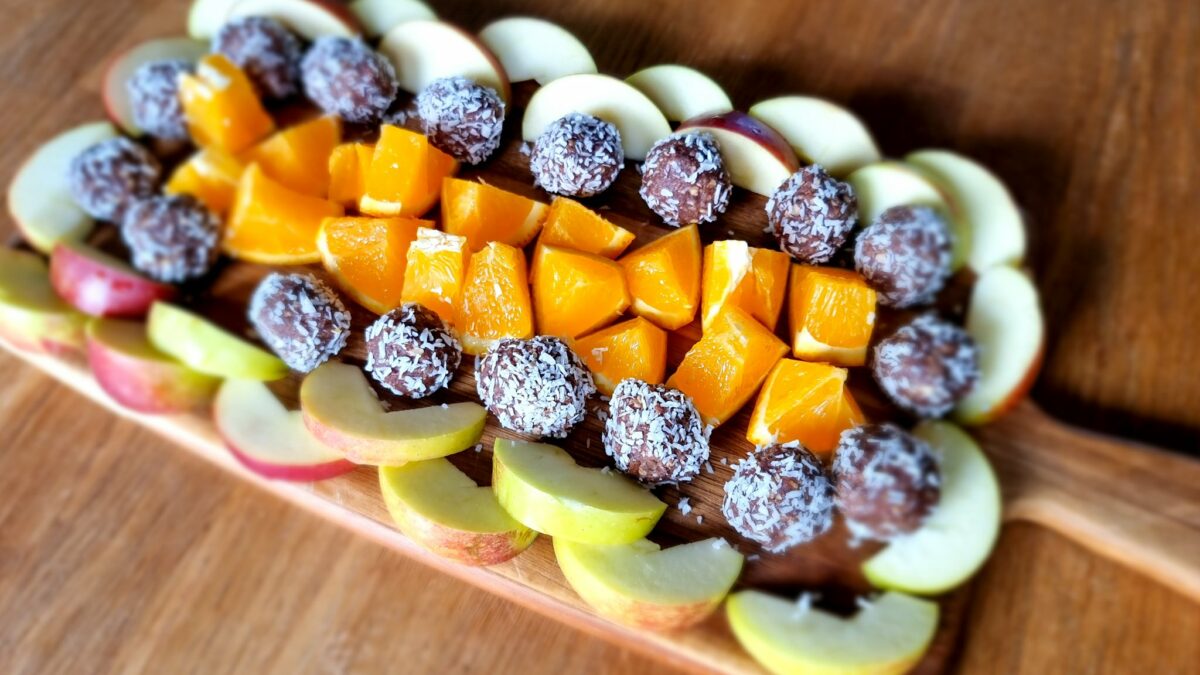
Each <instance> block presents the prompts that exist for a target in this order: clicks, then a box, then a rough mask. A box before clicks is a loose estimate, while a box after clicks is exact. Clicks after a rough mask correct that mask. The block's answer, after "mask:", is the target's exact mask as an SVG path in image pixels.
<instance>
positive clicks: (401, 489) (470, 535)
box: [379, 458, 537, 566]
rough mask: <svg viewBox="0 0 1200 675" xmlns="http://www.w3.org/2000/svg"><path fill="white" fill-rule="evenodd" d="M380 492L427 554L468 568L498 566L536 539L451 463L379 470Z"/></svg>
mask: <svg viewBox="0 0 1200 675" xmlns="http://www.w3.org/2000/svg"><path fill="white" fill-rule="evenodd" d="M379 487H380V489H381V490H382V492H383V499H384V501H385V502H386V503H387V507H388V512H389V513H391V515H392V520H393V521H395V523H396V526H397V527H399V528H400V531H401V532H403V533H404V534H405V535H406V536H408V538H409V539H412V540H413V541H415V542H417V543H418V544H420V545H421V546H422V547H424V548H425V549H427V550H429V551H431V552H433V553H435V554H437V555H440V556H442V557H443V558H449V559H450V560H454V561H457V562H460V563H463V564H465V565H476V566H486V565H496V564H499V563H502V562H504V561H505V560H510V559H512V558H514V557H516V556H517V555H518V554H520V553H521V552H522V551H524V550H525V549H527V548H529V545H530V544H532V543H533V540H534V539H535V538H537V533H536V532H534V531H533V530H531V529H529V528H528V527H525V526H524V525H522V524H521V523H518V522H517V521H516V520H514V519H513V517H512V516H510V515H508V512H507V511H505V510H504V508H503V507H501V506H500V502H499V501H498V500H497V499H496V495H495V493H493V492H492V488H491V487H488V486H482V487H481V486H479V485H476V484H475V481H473V480H471V478H470V477H469V476H467V475H466V474H465V473H463V472H462V471H459V470H458V469H457V468H455V466H454V465H453V464H451V463H450V461H449V460H447V459H444V458H439V459H429V460H425V461H423V462H409V463H408V464H405V465H403V466H381V467H379Z"/></svg>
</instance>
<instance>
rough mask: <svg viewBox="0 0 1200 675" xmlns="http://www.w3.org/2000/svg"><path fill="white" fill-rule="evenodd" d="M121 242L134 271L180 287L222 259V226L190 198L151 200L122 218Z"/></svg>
mask: <svg viewBox="0 0 1200 675" xmlns="http://www.w3.org/2000/svg"><path fill="white" fill-rule="evenodd" d="M121 238H122V239H123V240H124V241H125V245H126V246H128V247H129V256H130V262H131V263H133V266H134V267H135V268H137V269H138V270H139V271H141V272H143V273H144V274H146V275H147V276H149V277H151V278H153V279H157V280H159V281H166V282H169V283H179V282H181V281H187V280H188V279H195V278H196V277H201V276H204V275H205V274H207V273H208V271H209V270H210V269H212V266H213V263H215V262H216V261H217V256H218V255H219V254H220V250H219V244H220V241H221V220H220V219H219V218H217V216H215V215H214V214H213V212H212V211H209V210H208V208H207V207H205V206H204V204H202V203H201V202H200V201H199V200H197V199H196V198H194V197H192V196H190V195H166V196H154V197H150V198H149V199H143V200H141V201H139V202H135V203H134V204H133V206H131V207H129V210H128V211H126V212H125V219H124V220H123V221H122V223H121Z"/></svg>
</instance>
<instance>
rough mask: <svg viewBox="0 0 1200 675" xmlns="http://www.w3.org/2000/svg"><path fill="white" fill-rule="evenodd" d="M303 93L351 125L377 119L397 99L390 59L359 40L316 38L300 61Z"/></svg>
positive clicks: (381, 116) (327, 111) (376, 120)
mask: <svg viewBox="0 0 1200 675" xmlns="http://www.w3.org/2000/svg"><path fill="white" fill-rule="evenodd" d="M300 79H301V81H302V83H303V85H304V95H305V96H307V97H308V98H309V100H311V101H312V102H313V103H315V104H317V106H318V107H319V108H321V110H324V111H325V112H326V113H329V114H331V115H337V116H338V117H341V118H342V119H344V120H346V121H347V122H351V123H354V124H370V123H372V122H378V121H379V120H380V119H382V118H383V115H384V113H386V112H387V111H388V108H389V107H390V106H391V105H392V101H393V100H394V99H395V98H396V90H397V89H399V86H400V85H399V84H398V83H397V81H396V71H395V69H394V68H393V67H392V62H391V61H389V60H387V59H386V58H384V57H383V56H380V55H379V54H378V53H376V52H375V50H373V49H371V48H370V47H368V46H367V44H366V43H365V42H363V41H362V40H357V39H353V38H344V37H337V36H334V35H326V36H323V37H319V38H317V41H316V42H314V43H313V46H312V47H310V48H309V49H308V53H306V54H305V55H304V58H303V60H301V62H300Z"/></svg>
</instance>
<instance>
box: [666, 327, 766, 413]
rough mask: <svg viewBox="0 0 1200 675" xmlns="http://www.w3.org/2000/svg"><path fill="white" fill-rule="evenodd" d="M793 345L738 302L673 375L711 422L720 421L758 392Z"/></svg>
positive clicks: (674, 383)
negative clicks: (765, 325)
mask: <svg viewBox="0 0 1200 675" xmlns="http://www.w3.org/2000/svg"><path fill="white" fill-rule="evenodd" d="M786 353H787V345H785V344H784V343H783V341H781V340H780V339H779V338H777V337H775V334H774V333H772V332H771V331H769V330H767V329H766V327H764V326H763V325H762V324H761V323H759V322H758V321H757V320H756V319H755V318H754V317H752V316H750V315H749V314H747V313H746V312H745V311H744V310H742V309H740V308H738V307H726V308H725V311H723V312H721V313H720V314H719V315H717V318H716V319H714V320H713V322H712V324H711V325H710V326H709V329H708V330H706V331H705V332H704V335H703V337H701V338H700V341H699V342H697V343H696V344H694V345H692V348H691V349H689V350H688V353H687V354H686V355H685V356H684V357H683V363H681V364H679V369H678V370H676V371H675V374H674V375H672V376H671V379H669V380H667V386H669V387H674V388H676V389H678V390H680V391H682V392H683V393H685V394H687V395H688V396H691V397H692V402H693V403H695V404H696V410H697V411H698V412H699V413H700V415H701V416H702V417H703V418H704V420H705V422H707V423H708V424H711V425H712V426H714V427H715V426H719V425H721V424H722V423H724V422H725V421H726V420H728V419H729V418H730V417H733V415H734V414H735V413H737V411H738V410H739V409H740V408H741V407H742V406H743V405H745V404H746V402H747V401H749V400H750V398H751V397H753V396H754V392H756V391H757V390H758V387H759V385H761V384H762V382H763V380H764V379H765V378H766V377H767V373H769V372H770V371H771V369H772V368H774V367H775V364H776V363H777V362H778V361H779V359H781V358H783V355H784V354H786Z"/></svg>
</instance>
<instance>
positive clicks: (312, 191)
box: [241, 115, 342, 197]
mask: <svg viewBox="0 0 1200 675" xmlns="http://www.w3.org/2000/svg"><path fill="white" fill-rule="evenodd" d="M341 140H342V123H341V121H340V120H339V119H338V118H336V117H333V116H330V115H325V116H323V117H317V118H315V119H312V120H309V121H307V122H302V123H300V124H297V125H296V126H293V127H288V128H287V129H283V130H281V131H277V132H275V133H274V134H272V135H271V136H269V137H268V138H267V139H266V140H265V141H262V142H261V143H259V144H257V145H255V146H254V147H252V148H250V149H249V150H246V151H245V152H243V153H242V157H241V159H242V161H243V162H245V163H246V164H250V163H256V164H258V166H259V167H260V168H261V169H262V170H263V173H265V174H267V175H268V176H270V177H271V178H272V179H274V180H277V181H279V182H280V183H283V184H284V185H286V186H287V187H289V188H291V189H293V190H295V191H296V192H303V193H304V194H306V195H312V196H314V197H324V196H326V195H327V194H328V193H329V156H330V155H331V154H333V149H334V148H335V147H337V144H338V143H339V142H341Z"/></svg>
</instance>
